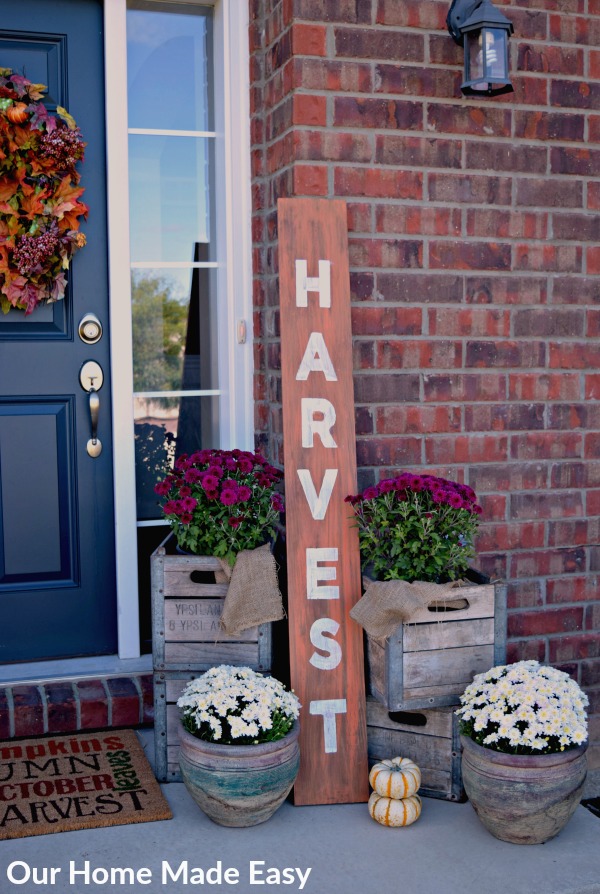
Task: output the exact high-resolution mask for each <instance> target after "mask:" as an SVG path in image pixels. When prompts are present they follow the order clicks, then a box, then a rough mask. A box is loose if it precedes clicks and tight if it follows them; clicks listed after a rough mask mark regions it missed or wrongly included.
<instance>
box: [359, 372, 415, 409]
mask: <svg viewBox="0 0 600 894" xmlns="http://www.w3.org/2000/svg"><path fill="white" fill-rule="evenodd" d="M354 399H355V402H356V403H359V404H361V403H367V404H370V403H379V404H381V403H394V404H395V403H399V402H403V401H409V402H410V403H414V402H415V401H418V400H419V376H418V375H417V374H416V373H406V374H401V373H400V374H398V373H387V374H381V373H375V374H373V373H372V374H370V375H369V374H365V375H356V376H355V377H354Z"/></svg>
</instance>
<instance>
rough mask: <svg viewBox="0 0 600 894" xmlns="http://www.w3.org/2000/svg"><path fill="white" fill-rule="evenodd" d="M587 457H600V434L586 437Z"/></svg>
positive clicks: (596, 433) (594, 433)
mask: <svg viewBox="0 0 600 894" xmlns="http://www.w3.org/2000/svg"><path fill="white" fill-rule="evenodd" d="M585 457H586V459H591V458H592V457H594V458H596V457H600V432H592V433H591V434H589V433H588V434H586V435H585Z"/></svg>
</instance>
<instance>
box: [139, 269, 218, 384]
mask: <svg viewBox="0 0 600 894" xmlns="http://www.w3.org/2000/svg"><path fill="white" fill-rule="evenodd" d="M214 278H215V271H214V270H211V269H206V268H192V269H188V270H164V269H162V270H161V269H157V270H146V269H143V270H133V271H132V276H131V296H132V314H133V390H134V391H135V392H137V393H139V392H143V391H198V390H203V391H207V390H214V389H216V388H218V387H219V385H218V372H217V318H216V305H215V301H214V300H213V298H212V297H211V296H212V295H213V294H214Z"/></svg>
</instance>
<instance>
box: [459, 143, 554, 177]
mask: <svg viewBox="0 0 600 894" xmlns="http://www.w3.org/2000/svg"><path fill="white" fill-rule="evenodd" d="M547 166H548V150H547V149H546V147H545V146H528V145H524V144H522V143H487V142H483V141H481V140H467V142H466V167H467V168H468V169H471V170H477V169H480V170H483V171H505V172H507V173H509V174H512V173H523V174H545V173H546V170H547Z"/></svg>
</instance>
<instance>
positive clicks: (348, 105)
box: [333, 96, 423, 130]
mask: <svg viewBox="0 0 600 894" xmlns="http://www.w3.org/2000/svg"><path fill="white" fill-rule="evenodd" d="M333 123H334V126H335V127H368V128H384V127H385V128H388V129H392V130H396V129H401V130H420V129H421V128H422V126H423V105H422V103H420V102H410V101H409V100H396V99H362V98H359V99H355V98H354V97H350V96H336V97H335V99H334V107H333Z"/></svg>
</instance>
